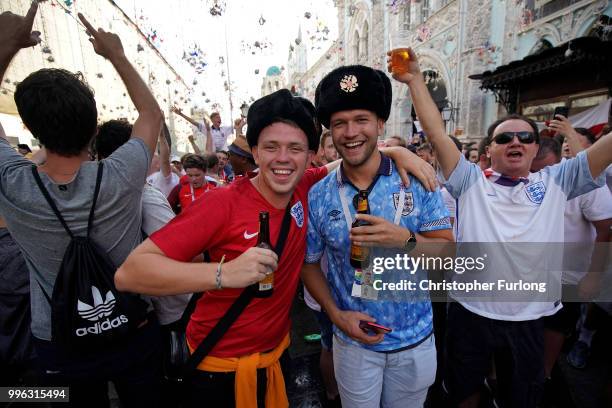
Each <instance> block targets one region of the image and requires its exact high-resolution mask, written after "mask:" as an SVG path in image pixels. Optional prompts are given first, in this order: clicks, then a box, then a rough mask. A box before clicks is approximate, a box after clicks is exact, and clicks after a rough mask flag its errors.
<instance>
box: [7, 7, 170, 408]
mask: <svg viewBox="0 0 612 408" xmlns="http://www.w3.org/2000/svg"><path fill="white" fill-rule="evenodd" d="M37 7H38V2H36V1H35V2H33V3H32V6H31V7H30V9H29V11H28V13H27V15H26V16H25V17H21V16H18V15H15V14H12V13H10V12H6V13H3V14H1V15H0V80H1V79H2V78H3V77H4V74H5V71H6V68H7V67H8V65H9V64H10V62H11V60H12V59H13V57H14V56H15V55H16V54H17V52H18V51H19V50H20V49H21V48H26V47H30V46H35V45H36V44H38V42H39V41H40V40H39V38H38V36H39V35H40V33H38V32H36V31H32V26H33V23H34V19H35V16H36V11H37ZM79 17H80V18H81V21H82V22H83V24H84V25H85V26H86V27H87V31H88V32H89V34H90V36H91V38H90V41H91V42H92V44H93V47H94V50H95V52H96V53H97V54H99V55H101V56H103V57H105V58H106V59H108V60H109V61H110V62H111V64H112V65H113V67H114V68H115V69H116V70H117V72H118V74H119V76H120V77H121V79H122V80H123V82H124V83H125V86H126V88H127V90H128V92H129V94H130V97H131V99H132V102H133V103H134V105H135V107H136V109H137V110H138V113H139V116H138V119H137V120H136V122H135V124H134V128H133V134H132V138H131V140H130V141H129V142H128V143H126V144H125V145H124V146H122V147H121V148H120V149H118V150H117V151H116V152H115V153H114V154H112V155H111V156H110V157H108V158H107V159H106V160H104V176H103V178H102V181H101V186H100V193H99V197H98V200H97V203H96V211H95V219H94V222H93V226H92V230H91V231H90V237H91V238H92V239H93V241H94V242H96V243H97V244H98V245H99V246H101V247H102V249H103V250H105V251H106V252H107V253H108V254H109V256H110V258H111V260H112V261H113V262H114V263H115V264H116V265H120V264H121V263H122V262H123V260H124V259H125V258H126V257H127V255H128V254H129V252H130V251H131V250H132V248H134V247H135V246H136V245H137V244H138V243H139V242H140V241H141V232H140V229H141V219H142V217H141V202H140V200H141V196H142V189H143V185H144V180H145V176H146V173H147V169H148V167H149V163H150V160H151V152H152V151H153V149H154V148H155V144H156V141H157V136H158V134H159V131H160V125H161V119H162V114H161V111H160V109H159V106H158V105H157V102H156V101H155V99H154V98H153V96H152V95H151V92H150V91H149V89H148V88H147V86H146V84H145V83H144V82H143V81H142V79H141V78H140V76H139V75H138V73H137V72H136V70H135V69H134V68H133V67H132V65H131V64H130V62H129V61H128V60H127V58H126V57H125V54H124V52H123V47H122V44H121V41H120V39H119V37H118V36H116V35H115V34H112V33H108V32H105V31H103V30H101V29H100V30H95V29H93V27H91V25H90V24H89V22H87V20H85V18H84V17H83V16H81V15H79ZM15 103H16V105H17V109H18V111H19V115H20V116H21V119H22V120H23V123H24V124H25V125H26V126H27V128H28V129H29V130H30V131H31V132H32V135H33V136H34V137H35V138H36V139H37V140H38V141H39V142H40V144H41V145H42V146H44V148H45V150H46V153H47V161H46V162H45V164H43V165H41V166H39V167H38V172H39V174H40V177H41V179H42V182H43V184H44V186H45V187H46V189H47V190H48V191H49V194H50V195H51V197H52V199H53V201H55V203H56V204H57V207H58V208H59V211H60V212H61V213H62V215H63V217H64V219H65V220H66V223H67V224H68V226H69V228H70V229H71V230H72V232H73V233H74V234H75V235H76V236H83V235H85V232H86V229H87V218H88V214H89V209H90V208H91V205H92V200H93V189H94V186H95V181H96V172H97V164H96V163H93V162H90V161H89V151H88V147H89V143H90V140H91V138H92V137H93V136H94V135H95V132H96V125H97V110H96V101H95V99H94V96H93V92H92V91H91V89H89V88H88V87H87V85H86V84H85V83H83V82H82V81H81V78H80V77H79V76H78V75H75V74H72V73H70V72H68V71H65V70H60V69H42V70H39V71H36V72H34V73H32V74H30V75H29V76H28V77H26V78H25V79H23V81H21V82H20V83H19V85H17V88H16V91H15ZM3 133H4V132H2V131H0V215H2V216H3V217H4V218H5V219H6V224H7V226H8V229H9V231H10V232H11V234H12V236H13V238H14V239H15V241H16V242H17V244H18V245H19V247H20V249H21V251H22V253H23V255H24V258H25V261H26V264H27V266H28V269H29V272H30V281H31V285H30V288H31V304H32V334H33V335H34V341H35V347H36V352H37V354H38V356H39V359H40V364H41V366H42V367H43V369H44V370H45V371H46V374H47V377H46V378H45V381H46V382H48V383H50V384H56V385H64V386H66V385H68V386H70V404H72V405H73V406H89V405H90V403H91V401H105V400H107V398H108V397H107V392H106V382H107V381H108V380H113V381H114V382H115V386H116V388H117V391H118V393H119V397H120V399H121V401H122V403H123V405H125V406H134V405H145V406H154V405H156V404H157V402H158V395H156V390H158V389H159V387H157V386H156V385H157V384H158V382H159V362H158V356H157V354H158V347H159V343H158V327H157V326H156V324H155V322H152V321H144V322H142V324H141V327H140V328H139V329H138V330H136V332H135V333H134V334H133V335H132V336H131V337H130V338H129V339H127V340H126V341H125V342H124V343H122V344H121V345H120V346H113V348H112V349H110V348H109V349H96V350H92V351H91V353H88V354H86V355H79V356H75V355H73V354H70V353H69V352H66V350H64V349H63V348H62V347H61V344H57V343H56V342H54V341H53V339H52V336H51V322H50V316H51V312H50V310H51V307H50V305H49V303H48V302H47V300H46V299H45V298H44V296H43V292H42V291H41V290H44V291H45V292H46V293H47V294H51V293H52V292H53V286H54V284H55V278H56V276H57V273H58V270H59V267H60V263H61V261H62V258H63V256H64V252H65V250H66V247H67V245H68V242H69V237H68V235H67V233H66V232H65V230H64V229H63V228H62V226H61V224H60V223H59V221H58V220H57V218H56V216H55V215H54V214H53V212H52V210H51V208H49V206H48V205H47V203H46V200H45V199H44V197H43V195H42V193H41V191H40V190H39V189H38V187H37V186H36V183H35V182H34V178H33V175H32V169H31V168H32V163H31V162H29V161H28V160H26V159H25V158H23V157H22V156H21V155H19V154H18V153H16V152H15V151H14V150H13V149H12V148H11V147H10V145H9V144H8V142H7V141H6V139H5V138H4V134H3Z"/></svg>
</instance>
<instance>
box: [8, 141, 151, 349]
mask: <svg viewBox="0 0 612 408" xmlns="http://www.w3.org/2000/svg"><path fill="white" fill-rule="evenodd" d="M103 161H104V175H103V177H102V182H101V185H100V194H99V196H98V201H97V203H96V210H95V217H94V222H93V226H92V231H90V237H91V238H92V239H93V240H94V241H95V242H96V243H97V244H98V245H100V246H101V247H102V248H103V249H105V250H106V251H107V253H108V254H109V256H110V258H111V260H112V261H113V262H114V263H115V265H117V266H119V265H121V264H122V263H123V261H124V260H125V258H127V256H128V254H129V253H130V252H131V251H132V249H134V248H135V247H136V246H137V245H138V244H139V243H140V242H141V241H142V232H141V224H142V206H141V199H142V189H143V186H144V182H145V177H146V174H147V169H148V168H149V163H150V161H151V155H150V153H149V150H148V148H147V147H146V145H145V144H144V142H143V141H142V140H141V139H139V138H132V139H130V140H129V141H128V142H127V143H125V144H124V145H123V146H121V147H120V148H119V149H117V150H116V151H115V152H114V153H113V154H112V155H111V156H109V157H108V158H107V159H104V160H103ZM97 170H98V164H97V163H96V162H84V163H83V164H81V168H80V169H79V171H78V173H77V174H76V176H75V177H74V179H73V180H72V181H71V182H70V183H67V184H56V183H55V182H53V181H52V180H51V179H50V178H49V177H48V176H47V175H46V174H44V173H42V172H41V173H40V178H41V179H42V182H43V184H44V185H45V187H46V188H47V190H48V191H49V194H50V195H51V197H52V198H53V200H54V201H55V203H56V205H57V207H58V208H59V210H60V212H61V213H62V216H63V217H64V219H65V220H66V223H67V224H68V226H69V228H70V229H71V230H72V232H73V233H74V235H76V236H85V234H86V230H87V218H88V216H89V210H90V208H91V204H92V201H93V191H94V187H95V184H96V173H97ZM0 216H3V217H4V218H5V220H6V224H7V226H8V229H9V231H10V232H11V235H12V236H13V238H14V239H15V241H16V242H17V244H18V245H19V247H20V249H21V252H22V253H23V255H24V258H25V260H26V264H27V265H28V269H29V271H30V295H31V304H32V334H33V335H34V336H35V337H38V338H40V339H43V340H50V339H51V308H50V306H49V303H48V302H47V300H46V299H45V297H44V295H43V293H42V292H41V286H42V288H43V289H44V290H45V292H46V293H47V294H49V295H50V294H51V293H52V292H53V285H54V284H55V278H56V276H57V273H58V271H59V267H60V264H61V262H62V258H63V256H64V252H65V250H66V247H67V246H68V243H69V241H70V238H69V236H68V234H67V233H66V231H65V230H64V228H63V227H62V225H61V224H60V222H59V221H58V219H57V217H56V216H55V214H54V213H53V211H52V210H51V208H50V207H49V204H48V203H47V201H46V200H45V198H44V196H43V195H42V193H41V192H40V190H39V188H38V186H37V185H36V182H35V181H34V177H33V175H32V162H30V161H29V160H27V159H25V158H23V157H22V156H21V155H20V154H19V153H17V152H16V151H15V150H13V148H12V147H11V146H10V145H9V144H8V142H7V141H6V140H4V139H2V138H0Z"/></svg>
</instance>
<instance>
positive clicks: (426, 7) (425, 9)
mask: <svg viewBox="0 0 612 408" xmlns="http://www.w3.org/2000/svg"><path fill="white" fill-rule="evenodd" d="M430 15H431V2H430V0H422V1H421V18H422V20H421V21H422V22H425V21H426V20H427V19H428V18H429V16H430Z"/></svg>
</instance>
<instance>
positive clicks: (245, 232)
mask: <svg viewBox="0 0 612 408" xmlns="http://www.w3.org/2000/svg"><path fill="white" fill-rule="evenodd" d="M258 234H259V231H258V232H254V233H252V234H249V233H248V232H247V231H246V230H244V239H252V238H255V237H256V236H257V235H258Z"/></svg>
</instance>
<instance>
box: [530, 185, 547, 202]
mask: <svg viewBox="0 0 612 408" xmlns="http://www.w3.org/2000/svg"><path fill="white" fill-rule="evenodd" d="M525 194H527V198H528V199H529V201H531V202H533V203H535V204H542V201H543V200H544V195H545V194H546V186H545V185H544V182H543V181H538V182H537V183H533V184H529V185H527V186H525Z"/></svg>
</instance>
